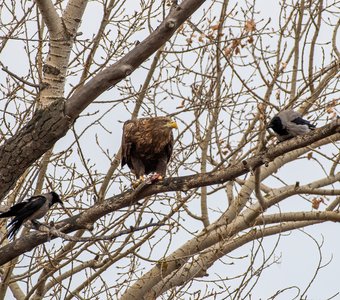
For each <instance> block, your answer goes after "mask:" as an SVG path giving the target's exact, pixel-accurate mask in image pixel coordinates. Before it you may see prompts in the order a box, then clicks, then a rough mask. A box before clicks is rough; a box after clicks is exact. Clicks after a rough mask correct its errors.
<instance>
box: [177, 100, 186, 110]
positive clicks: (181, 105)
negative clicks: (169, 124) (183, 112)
mask: <svg viewBox="0 0 340 300" xmlns="http://www.w3.org/2000/svg"><path fill="white" fill-rule="evenodd" d="M184 102H185V100H184V99H183V100H182V102H181V104H180V105H178V106H177V107H176V109H179V108H183V107H184Z"/></svg>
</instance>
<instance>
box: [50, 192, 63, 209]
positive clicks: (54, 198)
mask: <svg viewBox="0 0 340 300" xmlns="http://www.w3.org/2000/svg"><path fill="white" fill-rule="evenodd" d="M51 195H52V205H53V204H55V203H60V204H61V205H62V206H64V203H63V201H61V199H60V197H59V195H58V194H57V193H55V192H51Z"/></svg>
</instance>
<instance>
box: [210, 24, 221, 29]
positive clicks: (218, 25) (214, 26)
mask: <svg viewBox="0 0 340 300" xmlns="http://www.w3.org/2000/svg"><path fill="white" fill-rule="evenodd" d="M218 27H220V23H217V24H215V25H212V26H210V29H211V30H218Z"/></svg>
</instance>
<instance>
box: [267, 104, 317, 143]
mask: <svg viewBox="0 0 340 300" xmlns="http://www.w3.org/2000/svg"><path fill="white" fill-rule="evenodd" d="M268 128H271V129H273V130H274V131H275V133H276V134H277V138H278V140H279V141H280V142H282V141H284V140H288V139H291V138H293V137H295V136H298V135H303V134H305V133H307V132H309V131H310V130H314V129H315V125H313V124H311V123H309V121H307V120H305V119H302V117H301V115H300V114H299V113H298V112H296V111H293V110H283V111H281V112H279V113H278V114H277V115H276V116H275V117H274V118H273V119H272V120H271V121H270V123H269V125H268V126H267V129H268Z"/></svg>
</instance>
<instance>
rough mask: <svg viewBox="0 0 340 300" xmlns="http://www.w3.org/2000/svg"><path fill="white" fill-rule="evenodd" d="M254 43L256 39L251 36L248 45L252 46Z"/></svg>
mask: <svg viewBox="0 0 340 300" xmlns="http://www.w3.org/2000/svg"><path fill="white" fill-rule="evenodd" d="M253 42H254V38H253V37H252V36H250V37H249V38H248V43H249V44H252V43H253Z"/></svg>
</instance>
